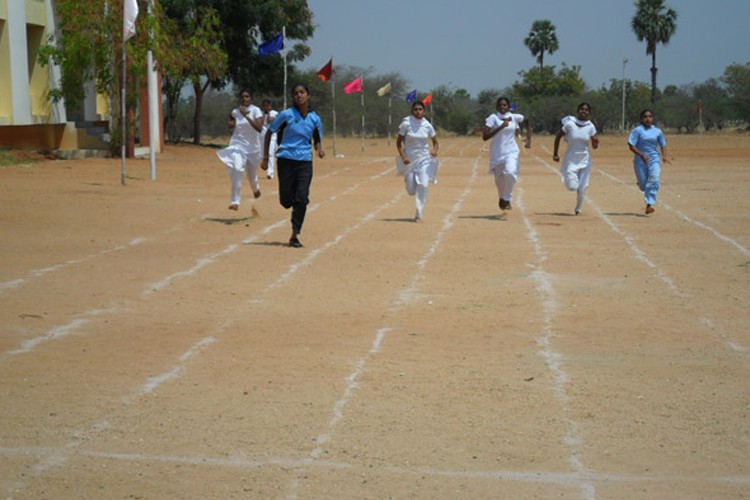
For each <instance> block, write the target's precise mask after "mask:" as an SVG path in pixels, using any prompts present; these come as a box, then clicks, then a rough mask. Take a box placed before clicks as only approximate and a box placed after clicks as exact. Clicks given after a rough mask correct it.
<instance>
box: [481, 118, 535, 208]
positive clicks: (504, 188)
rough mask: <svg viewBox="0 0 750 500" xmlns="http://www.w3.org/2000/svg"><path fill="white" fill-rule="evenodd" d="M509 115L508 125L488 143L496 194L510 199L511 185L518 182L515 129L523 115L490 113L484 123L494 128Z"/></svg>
mask: <svg viewBox="0 0 750 500" xmlns="http://www.w3.org/2000/svg"><path fill="white" fill-rule="evenodd" d="M508 117H510V118H511V120H510V122H508V126H507V127H505V128H503V129H502V130H500V131H498V132H497V133H496V134H495V135H494V136H492V142H491V143H490V169H489V172H488V173H490V174H494V175H495V185H496V186H497V194H498V196H499V197H500V198H501V199H503V200H505V201H508V202H509V201H511V199H512V198H513V187H514V186H515V185H516V182H518V169H519V165H518V155H519V154H520V152H521V150H520V149H519V148H518V144H517V143H516V130H517V129H518V128H519V127H520V126H521V124H522V123H523V121H524V119H525V118H524V116H523V115H519V114H516V113H506V114H504V115H501V114H500V113H492V114H491V115H490V116H488V117H487V119H486V120H485V122H484V124H485V125H486V126H487V127H488V128H490V129H494V128H497V127H499V126H500V125H502V124H503V120H504V119H505V118H508Z"/></svg>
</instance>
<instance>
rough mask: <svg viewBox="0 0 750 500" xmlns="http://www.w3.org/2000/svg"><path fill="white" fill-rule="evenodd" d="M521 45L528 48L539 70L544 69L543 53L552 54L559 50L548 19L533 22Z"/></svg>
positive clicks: (552, 26) (555, 35) (553, 29)
mask: <svg viewBox="0 0 750 500" xmlns="http://www.w3.org/2000/svg"><path fill="white" fill-rule="evenodd" d="M523 43H524V45H526V47H528V48H529V50H530V51H531V55H532V56H534V57H536V62H538V63H539V68H543V67H544V53H545V52H547V53H549V54H554V53H555V52H556V51H557V49H559V48H560V44H559V43H558V42H557V34H555V25H554V24H552V21H550V20H549V19H542V20H537V21H534V22H533V23H532V25H531V31H529V34H528V35H527V36H526V38H525V39H524V41H523Z"/></svg>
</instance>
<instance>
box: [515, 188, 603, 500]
mask: <svg viewBox="0 0 750 500" xmlns="http://www.w3.org/2000/svg"><path fill="white" fill-rule="evenodd" d="M518 194H519V196H518V208H519V209H520V211H521V216H522V218H523V223H524V226H526V235H527V237H528V239H529V241H531V243H532V244H533V245H534V254H535V255H536V257H537V263H536V264H534V265H533V268H534V271H533V272H532V273H531V278H532V279H533V280H534V282H535V283H536V288H537V293H538V294H539V296H540V297H541V302H542V322H543V327H542V335H541V336H540V337H537V339H536V341H537V344H538V345H539V347H540V348H541V349H540V351H539V353H538V354H539V355H540V356H541V357H542V358H543V359H544V361H545V364H546V365H547V367H548V368H549V370H550V371H551V372H552V375H553V380H554V392H555V396H556V397H557V400H558V401H559V402H560V405H561V406H562V410H563V412H562V413H563V420H564V421H565V423H566V426H567V428H568V430H567V435H566V436H565V438H564V441H565V443H566V444H567V445H568V446H569V447H570V448H572V449H571V453H570V456H568V462H569V463H570V464H571V466H572V467H573V469H574V470H575V471H576V473H577V475H580V474H583V473H585V472H588V471H587V469H586V467H585V466H584V464H583V463H582V462H581V459H580V458H579V455H580V451H581V450H580V448H581V447H582V446H583V436H582V435H581V432H580V424H579V423H578V422H576V421H575V420H573V419H572V418H571V417H569V415H570V408H569V406H568V403H569V400H570V397H569V396H568V394H567V390H566V386H567V384H568V382H569V381H570V377H569V376H568V374H567V373H566V372H565V370H564V368H563V365H564V364H565V357H564V356H563V354H562V353H560V352H559V351H556V350H555V349H554V347H553V346H552V339H553V338H555V337H559V334H557V333H556V332H555V326H554V323H555V317H556V316H557V311H558V308H559V305H558V302H557V291H556V290H555V287H554V285H553V284H552V279H551V278H550V276H549V274H548V273H547V272H546V271H545V270H544V267H543V263H544V261H545V260H546V258H547V254H546V252H545V251H544V248H543V246H542V242H541V239H540V238H539V234H538V233H537V231H536V228H535V227H534V225H533V224H532V222H531V220H530V219H529V217H528V216H527V215H526V211H525V210H524V206H523V189H521V188H518ZM575 485H576V486H579V487H580V488H581V490H582V493H583V495H584V498H586V499H588V500H593V499H595V498H596V488H595V486H594V484H593V483H592V482H591V481H588V480H582V481H581V480H579V481H578V482H577V483H575Z"/></svg>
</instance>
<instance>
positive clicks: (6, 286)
mask: <svg viewBox="0 0 750 500" xmlns="http://www.w3.org/2000/svg"><path fill="white" fill-rule="evenodd" d="M145 241H146V238H144V237H138V238H134V239H132V240H130V241H129V242H128V243H126V244H124V245H117V246H115V247H113V248H108V249H105V250H102V251H101V252H98V253H94V254H90V255H86V256H84V257H81V258H79V259H69V260H66V261H65V262H60V263H59V264H54V265H52V266H49V267H45V268H42V269H33V270H30V271H28V272H27V274H28V275H29V276H28V277H27V278H18V279H14V280H10V281H5V282H3V283H0V294H2V293H4V292H5V291H6V290H12V289H14V288H18V287H19V286H21V285H25V284H26V283H27V282H28V281H29V280H31V279H35V278H39V277H41V276H44V275H45V274H48V273H52V272H54V271H59V270H60V269H63V268H66V267H70V266H73V265H76V264H83V263H84V262H87V261H89V260H92V259H96V258H98V257H105V256H107V255H109V254H111V253H115V252H120V251H122V250H126V249H129V248H132V247H136V246H138V245H140V244H141V243H143V242H145Z"/></svg>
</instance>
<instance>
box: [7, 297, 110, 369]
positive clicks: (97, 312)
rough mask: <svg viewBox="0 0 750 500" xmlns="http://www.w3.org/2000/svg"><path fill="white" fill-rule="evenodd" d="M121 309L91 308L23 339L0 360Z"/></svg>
mask: <svg viewBox="0 0 750 500" xmlns="http://www.w3.org/2000/svg"><path fill="white" fill-rule="evenodd" d="M123 310H124V308H122V307H111V308H109V309H92V310H90V311H86V312H85V313H83V317H81V318H77V319H74V320H73V321H70V322H69V323H66V324H64V325H59V326H55V327H53V328H51V329H50V330H48V331H47V332H46V333H45V334H43V335H40V336H38V337H35V338H33V339H29V340H25V341H23V342H22V343H21V346H20V347H19V348H18V349H13V350H12V351H8V352H7V353H6V355H4V356H3V357H0V361H2V360H4V359H5V358H6V357H7V356H15V355H18V354H25V353H28V352H31V351H33V350H34V348H35V347H37V346H38V345H40V344H43V343H45V342H49V341H51V340H58V339H61V338H64V337H67V336H68V335H71V334H73V333H74V332H75V331H76V330H78V329H79V328H80V327H82V326H84V325H86V324H88V323H90V322H91V321H92V320H93V319H94V318H96V317H98V316H103V315H106V314H113V313H117V312H120V311H123Z"/></svg>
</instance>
